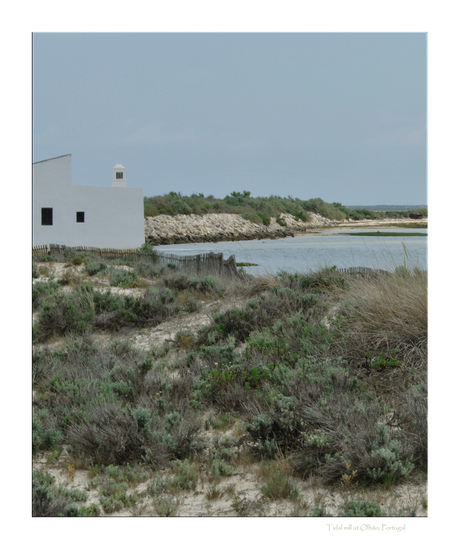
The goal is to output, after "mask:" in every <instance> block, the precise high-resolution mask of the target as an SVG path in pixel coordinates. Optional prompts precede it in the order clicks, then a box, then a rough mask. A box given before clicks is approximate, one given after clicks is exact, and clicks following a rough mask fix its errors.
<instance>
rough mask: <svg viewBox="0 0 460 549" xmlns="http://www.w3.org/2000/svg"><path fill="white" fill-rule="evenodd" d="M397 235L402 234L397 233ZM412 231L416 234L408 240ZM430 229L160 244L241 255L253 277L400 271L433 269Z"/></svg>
mask: <svg viewBox="0 0 460 549" xmlns="http://www.w3.org/2000/svg"><path fill="white" fill-rule="evenodd" d="M377 231H380V232H381V233H393V234H395V236H377V234H375V236H374V235H372V236H358V235H356V234H353V233H359V232H366V233H377ZM396 233H397V234H396ZM401 233H412V235H414V236H405V235H404V236H402V235H401ZM426 234H428V229H391V228H389V229H387V228H379V229H375V230H374V229H371V230H370V229H348V228H347V229H338V230H320V231H318V232H314V233H309V234H307V235H303V236H296V237H293V238H292V237H291V238H282V239H277V240H245V241H238V242H215V243H210V242H205V243H188V244H174V245H167V246H155V249H156V250H158V251H159V252H164V253H174V254H177V255H195V254H203V253H208V252H215V253H220V252H222V253H223V254H224V257H225V258H228V257H229V256H230V255H235V257H236V261H237V263H255V264H256V265H257V266H252V267H244V269H245V271H246V272H248V273H252V274H267V273H273V274H276V273H277V272H279V271H289V272H294V271H296V272H307V271H311V270H317V269H319V268H322V267H332V266H336V267H337V268H346V267H358V266H359V267H371V268H376V269H385V270H390V271H392V270H394V269H395V267H397V266H400V265H406V266H408V267H411V268H414V267H417V268H420V269H426V268H427V255H428V250H427V236H422V235H426Z"/></svg>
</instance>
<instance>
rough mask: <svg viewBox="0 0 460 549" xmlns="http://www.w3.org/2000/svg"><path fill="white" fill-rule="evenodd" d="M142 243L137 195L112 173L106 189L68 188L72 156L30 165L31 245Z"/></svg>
mask: <svg viewBox="0 0 460 549" xmlns="http://www.w3.org/2000/svg"><path fill="white" fill-rule="evenodd" d="M144 241H145V236H144V199H143V192H142V189H135V188H128V187H127V186H126V173H125V168H124V166H122V165H121V164H117V165H116V166H115V167H114V168H113V182H112V186H111V187H89V186H84V185H72V165H71V155H70V154H67V155H64V156H58V157H56V158H50V159H49V160H43V161H41V162H35V163H34V164H33V245H34V246H38V245H43V244H64V245H66V246H93V247H96V248H117V249H126V248H138V247H139V246H141V245H142V244H143V243H144Z"/></svg>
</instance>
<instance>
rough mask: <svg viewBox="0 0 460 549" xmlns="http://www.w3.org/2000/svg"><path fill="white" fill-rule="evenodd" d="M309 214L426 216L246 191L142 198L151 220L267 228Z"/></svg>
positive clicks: (356, 217) (338, 217)
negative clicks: (231, 221) (200, 219)
mask: <svg viewBox="0 0 460 549" xmlns="http://www.w3.org/2000/svg"><path fill="white" fill-rule="evenodd" d="M309 212H313V213H316V214H319V215H322V216H323V217H326V218H328V219H335V220H338V221H341V220H344V219H354V220H360V219H379V218H384V217H394V218H407V217H409V215H410V214H411V213H421V214H422V215H424V216H427V215H428V210H427V208H419V209H415V210H408V211H402V210H395V211H375V210H372V209H369V208H352V209H350V208H347V207H346V206H343V205H342V204H341V203H340V202H333V203H332V204H330V203H328V202H325V201H324V200H322V199H321V198H310V199H309V200H301V199H300V198H293V197H292V196H288V197H287V198H282V197H280V196H273V195H272V196H269V197H254V196H251V193H250V192H249V191H243V192H236V191H233V192H232V193H230V194H229V195H227V196H226V197H225V198H223V199H222V198H215V197H214V196H213V195H209V196H204V195H203V194H202V193H199V194H196V193H194V194H192V195H190V196H183V195H182V194H181V193H176V192H170V193H168V194H165V195H163V196H152V197H149V198H148V197H145V198H144V215H145V216H146V217H154V216H157V215H172V216H174V215H179V214H185V215H190V214H197V215H204V214H207V213H232V214H240V215H241V216H242V217H243V218H244V219H248V220H250V221H252V222H254V223H258V224H264V225H268V224H269V223H270V218H271V217H274V218H275V219H278V220H279V221H280V218H279V216H280V214H282V213H286V214H291V215H293V216H294V217H296V218H297V219H299V220H301V221H306V220H307V215H308V213H309Z"/></svg>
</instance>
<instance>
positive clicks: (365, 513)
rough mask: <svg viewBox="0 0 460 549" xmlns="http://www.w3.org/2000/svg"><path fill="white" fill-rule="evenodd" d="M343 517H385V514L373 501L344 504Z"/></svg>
mask: <svg viewBox="0 0 460 549" xmlns="http://www.w3.org/2000/svg"><path fill="white" fill-rule="evenodd" d="M343 516H344V517H385V516H387V515H386V513H385V512H384V511H383V510H382V509H381V508H380V505H379V504H378V503H375V502H373V501H349V502H348V503H346V504H345V507H344V512H343Z"/></svg>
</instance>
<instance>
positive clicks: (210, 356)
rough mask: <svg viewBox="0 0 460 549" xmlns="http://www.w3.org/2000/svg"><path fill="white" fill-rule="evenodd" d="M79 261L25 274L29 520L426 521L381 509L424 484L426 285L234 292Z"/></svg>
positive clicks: (272, 283)
mask: <svg viewBox="0 0 460 549" xmlns="http://www.w3.org/2000/svg"><path fill="white" fill-rule="evenodd" d="M78 257H79V258H78V259H76V258H75V257H73V258H72V257H68V258H67V260H66V263H62V262H61V263H59V262H58V261H52V260H51V261H47V262H43V261H34V262H33V281H34V286H33V309H34V322H33V339H34V348H33V360H32V383H33V415H32V433H33V440H32V448H33V454H34V460H36V461H39V462H40V463H42V464H45V465H44V466H43V467H42V468H41V469H40V468H34V473H33V514H34V515H35V516H100V515H104V514H106V515H107V514H113V513H118V514H128V515H133V516H136V515H142V514H151V515H159V516H175V515H181V514H182V512H183V505H184V501H187V498H192V497H195V498H199V497H201V496H200V494H202V498H203V499H202V500H200V501H202V502H203V503H202V504H201V505H202V507H201V513H200V514H203V515H205V514H207V513H211V514H212V509H213V507H212V505H217V504H218V502H228V503H227V504H226V508H227V509H229V510H230V514H233V515H236V516H259V515H264V514H270V513H273V512H274V511H273V509H274V508H275V509H276V507H277V506H278V507H279V508H280V509H284V510H285V511H284V513H286V514H294V515H297V516H300V515H302V516H328V515H329V516H330V515H331V514H333V515H340V516H394V515H398V516H407V515H411V514H417V513H418V512H420V509H424V508H426V501H425V500H423V501H422V500H420V501H418V503H417V504H414V503H413V502H412V503H411V504H410V505H407V506H402V507H401V506H400V507H395V506H394V504H392V505H388V504H387V503H386V500H385V498H384V497H383V496H382V494H383V493H386V494H388V493H389V491H388V489H389V488H391V490H394V489H397V487H398V486H400V485H401V484H404V483H405V482H409V481H414V479H415V480H416V481H417V482H419V481H420V479H422V480H423V479H425V478H426V474H427V273H426V271H423V270H420V269H409V268H408V267H407V266H404V267H397V268H395V269H394V271H393V272H388V273H382V272H378V271H376V272H369V273H367V274H364V275H363V273H357V274H352V273H343V272H339V271H338V270H337V269H335V268H334V267H327V268H323V269H321V270H318V271H315V272H302V273H288V272H280V273H278V274H277V275H266V276H261V277H252V276H248V275H244V273H243V274H241V276H240V277H238V278H235V279H232V280H229V279H220V278H219V277H215V276H207V277H203V278H200V277H196V276H192V275H190V274H186V273H182V272H180V271H175V270H171V269H168V268H163V269H160V270H154V269H153V268H152V267H151V265H148V264H144V265H141V264H127V265H122V264H121V263H120V261H117V262H116V261H109V260H107V261H100V260H97V261H96V259H94V258H91V257H90V256H89V255H87V254H80V255H79V256H78ZM51 259H52V258H51ZM80 260H81V261H80ZM96 263H97V264H96ZM58 267H59V269H58ZM123 273H124V274H123ZM199 319H201V320H199ZM165 323H166V324H168V326H169V328H168V329H169V331H170V335H169V337H167V338H163V339H155V337H154V335H155V334H156V333H157V332H155V330H157V329H159V327H161V326H164V325H165ZM149 334H150V335H151V338H150V339H148V338H147V336H148V335H149ZM142 337H145V338H147V339H146V340H147V341H148V342H149V344H148V345H143V346H139V345H138V344H137V342H138V341H139V340H140V338H142ZM59 468H60V470H61V474H60V476H59V478H61V481H59V482H58V478H57V477H58V475H57V474H56V473H53V471H56V470H59ZM83 472H84V473H85V475H86V477H85V478H86V479H87V481H86V484H85V486H84V487H83V488H76V487H75V485H74V483H73V481H74V480H75V475H76V474H77V473H83ZM241 475H243V477H244V478H249V477H250V478H252V479H254V484H253V485H254V491H253V492H251V495H250V496H249V495H248V493H247V492H244V491H243V489H242V488H240V486H239V480H238V479H240V478H243V477H242V476H241ZM62 478H65V479H66V482H65V483H63V482H62ZM312 479H317V480H316V481H315V482H318V483H321V486H324V487H326V488H327V489H328V490H330V491H332V492H334V493H335V494H337V496H338V498H339V500H340V502H341V503H340V504H339V505H338V507H337V508H332V507H330V505H329V504H327V503H326V502H325V500H323V499H320V498H316V499H314V500H311V501H310V500H309V499H308V497H309V496H308V493H309V492H308V486H309V484H308V483H309V482H310V483H311V482H312ZM90 494H93V496H92V497H91V498H90ZM94 494H96V496H94ZM375 494H380V495H379V496H378V498H379V499H378V501H377V500H375V497H377V496H375ZM207 506H210V507H209V509H211V511H207V509H208V507H207ZM273 506H274V507H273Z"/></svg>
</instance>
